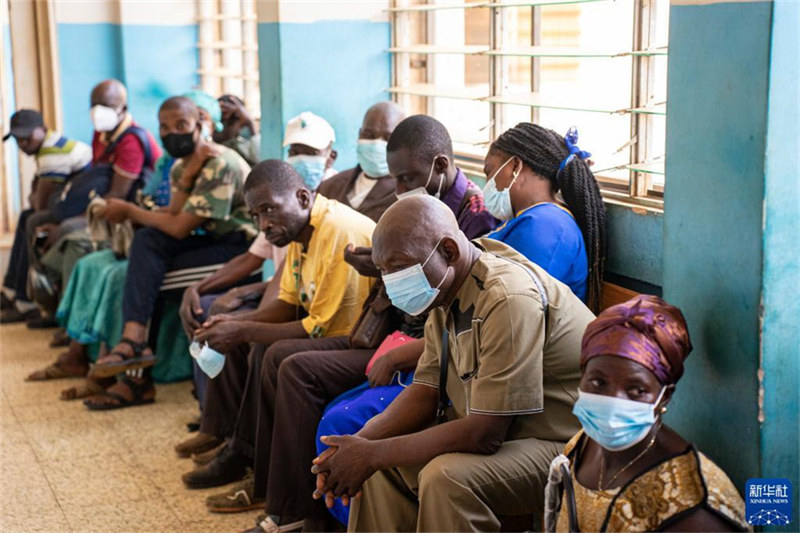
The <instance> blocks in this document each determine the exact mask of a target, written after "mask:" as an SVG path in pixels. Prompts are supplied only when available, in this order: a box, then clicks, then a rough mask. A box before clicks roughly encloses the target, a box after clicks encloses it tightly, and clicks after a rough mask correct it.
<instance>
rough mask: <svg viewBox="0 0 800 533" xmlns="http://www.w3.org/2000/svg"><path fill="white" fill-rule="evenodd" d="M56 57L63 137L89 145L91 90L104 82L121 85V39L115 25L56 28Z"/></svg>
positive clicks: (61, 26)
mask: <svg viewBox="0 0 800 533" xmlns="http://www.w3.org/2000/svg"><path fill="white" fill-rule="evenodd" d="M57 32H58V53H59V64H60V67H61V99H62V106H63V107H62V109H63V110H64V113H63V116H64V132H63V133H64V134H65V135H66V136H67V137H71V138H73V139H79V140H81V141H83V142H85V143H90V142H92V131H93V128H92V121H91V120H90V119H89V107H90V105H89V104H90V93H91V92H92V87H94V86H95V85H97V83H98V82H100V81H102V80H104V79H107V78H117V79H119V80H122V81H124V77H125V70H124V65H123V63H122V61H121V58H122V35H121V32H120V27H119V25H117V24H59V25H58V28H57Z"/></svg>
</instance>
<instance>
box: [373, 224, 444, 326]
mask: <svg viewBox="0 0 800 533" xmlns="http://www.w3.org/2000/svg"><path fill="white" fill-rule="evenodd" d="M441 242H442V239H439V242H437V243H436V246H434V247H433V250H431V253H430V254H428V257H427V259H425V262H424V263H422V264H419V263H417V264H416V265H414V266H411V267H408V268H404V269H403V270H399V271H397V272H394V273H392V274H384V275H383V276H381V278H383V284H384V285H385V286H386V294H388V295H389V299H390V300H391V301H392V304H393V305H394V306H395V307H397V308H398V309H400V310H401V311H403V312H405V313H408V314H409V315H412V316H417V315H419V314H421V313H422V312H423V311H425V310H426V309H427V308H428V307H430V306H431V304H432V303H433V301H434V300H435V299H436V297H437V296H438V295H439V287H441V286H442V283H444V278H446V277H447V272H445V273H444V276H442V280H441V281H440V282H439V284H438V285H437V286H436V287H431V284H430V282H429V281H428V277H427V276H426V275H425V271H424V270H423V267H424V266H425V265H427V264H428V261H430V259H431V257H433V253H434V252H435V251H436V248H438V247H439V243H441ZM447 269H448V270H450V267H449V266H448V267H447Z"/></svg>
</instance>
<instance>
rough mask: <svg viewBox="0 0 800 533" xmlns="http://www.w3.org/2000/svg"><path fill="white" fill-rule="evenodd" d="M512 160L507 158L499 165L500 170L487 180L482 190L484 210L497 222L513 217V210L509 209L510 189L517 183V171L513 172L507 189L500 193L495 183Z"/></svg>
mask: <svg viewBox="0 0 800 533" xmlns="http://www.w3.org/2000/svg"><path fill="white" fill-rule="evenodd" d="M512 159H514V158H513V157H509V158H508V161H506V162H505V163H503V164H502V165H500V168H498V169H497V172H495V173H494V175H493V176H492V177H491V178H489V181H487V182H486V186H485V187H484V188H483V204H484V205H485V206H486V210H487V211H489V213H490V214H491V215H492V216H493V217H494V218H496V219H498V220H511V219H512V218H513V217H514V208H513V207H511V187H513V186H514V182H516V181H517V177H519V171H514V179H512V180H511V183H509V184H508V187H506V188H505V189H503V190H502V191H498V190H497V183H496V181H495V179H496V178H497V175H498V174H500V171H501V170H503V168H505V166H506V165H507V164H508V163H509V161H511V160H512Z"/></svg>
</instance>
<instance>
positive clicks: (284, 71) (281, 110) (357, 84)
mask: <svg viewBox="0 0 800 533" xmlns="http://www.w3.org/2000/svg"><path fill="white" fill-rule="evenodd" d="M276 32H277V39H278V42H277V43H276V42H275V41H276ZM259 38H260V39H262V38H263V39H264V40H265V41H264V42H266V43H270V45H271V47H264V46H263V45H260V46H259V60H260V61H263V62H264V64H265V65H266V66H269V65H274V64H275V58H276V54H275V47H276V46H277V47H278V49H279V57H280V69H279V70H278V72H279V73H280V74H279V75H280V80H279V83H280V93H279V94H280V96H279V97H277V96H276V94H275V93H274V92H273V91H274V88H273V89H271V90H268V92H267V96H268V103H266V104H262V117H261V120H262V124H263V123H265V122H269V126H268V128H266V129H263V130H262V131H263V132H262V154H263V155H265V156H268V157H279V156H280V155H281V153H282V151H281V150H280V146H281V141H282V137H283V127H284V126H285V122H286V121H287V120H289V119H290V118H292V117H294V116H296V115H299V114H300V113H302V112H303V111H311V112H313V113H315V114H317V115H319V116H321V117H323V118H325V119H326V120H327V121H328V122H330V123H331V125H332V126H333V128H334V130H335V131H336V143H335V145H334V148H335V149H336V150H337V151H338V152H339V159H337V161H336V165H335V166H336V168H337V169H339V170H344V169H347V168H350V167H353V166H355V164H356V141H357V140H358V129H359V127H360V126H361V120H362V118H363V117H364V113H365V112H366V110H367V108H369V106H371V105H372V104H374V103H375V102H378V101H380V100H386V99H388V97H389V95H388V94H387V93H386V92H385V89H386V88H387V87H389V85H390V79H391V77H390V60H389V55H388V54H387V53H386V51H385V50H386V49H387V48H389V43H390V29H389V23H388V22H370V21H366V20H365V21H359V20H345V21H341V20H337V21H320V22H313V23H308V24H300V23H262V24H259ZM259 42H260V43H261V41H259ZM261 73H262V76H274V75H275V72H274V71H273V72H269V71H265V68H262V70H261ZM264 83H266V84H267V86H268V87H270V86H272V85H273V84H274V83H275V80H271V79H266V80H265V79H264V78H263V77H262V87H263V86H264ZM278 124H280V127H278ZM262 127H263V126H262Z"/></svg>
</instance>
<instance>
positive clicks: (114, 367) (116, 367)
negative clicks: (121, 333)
mask: <svg viewBox="0 0 800 533" xmlns="http://www.w3.org/2000/svg"><path fill="white" fill-rule="evenodd" d="M119 342H120V344H123V343H124V344H127V345H128V346H130V347H131V349H132V350H133V355H132V356H130V355H125V354H124V353H120V352H111V353H109V354H108V355H116V356H117V357H119V358H120V359H121V361H110V362H108V363H97V364H95V365H94V366H93V367H92V369H91V370H89V377H90V378H108V377H111V376H116V375H117V374H121V373H122V372H125V371H126V370H135V369H139V368H147V367H150V366H153V365H154V364H156V356H155V355H154V354H150V355H142V352H144V351H145V350H146V349H147V348H148V346H147V343H146V342H136V341H133V340H131V339H127V338H125V337H123V338H121V339H120V340H119Z"/></svg>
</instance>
